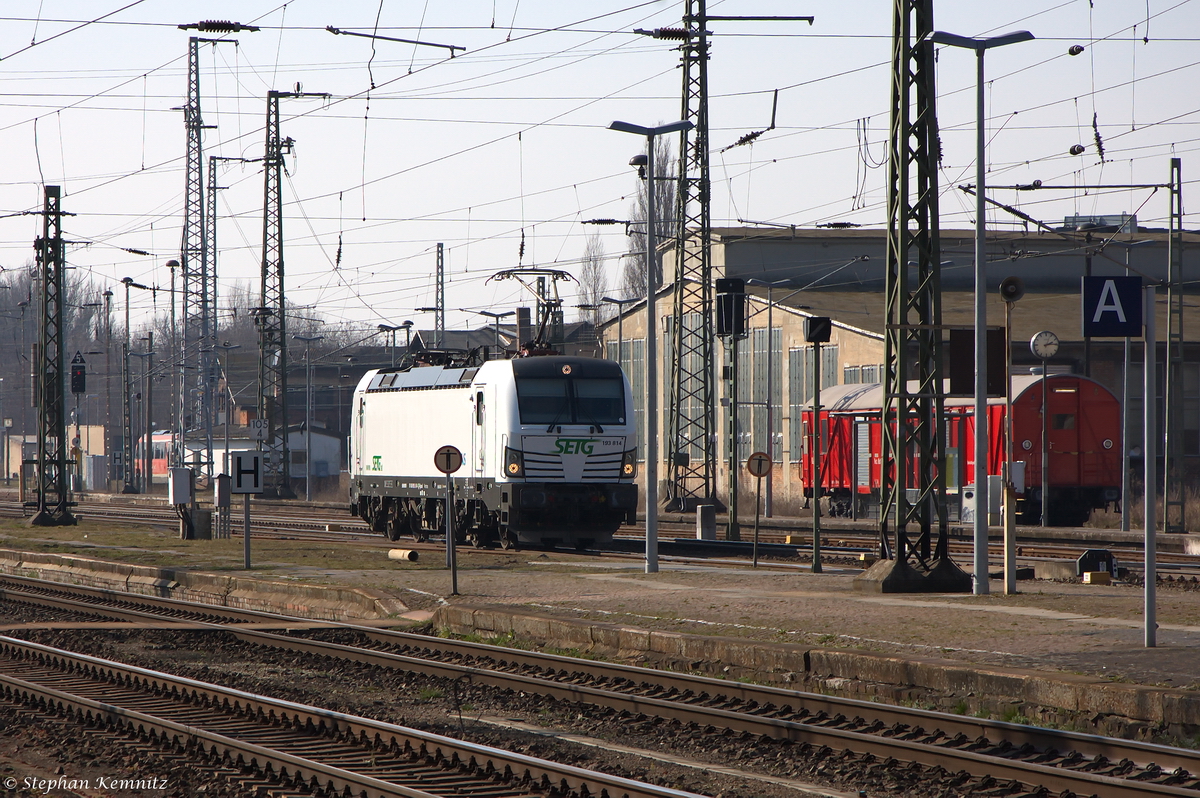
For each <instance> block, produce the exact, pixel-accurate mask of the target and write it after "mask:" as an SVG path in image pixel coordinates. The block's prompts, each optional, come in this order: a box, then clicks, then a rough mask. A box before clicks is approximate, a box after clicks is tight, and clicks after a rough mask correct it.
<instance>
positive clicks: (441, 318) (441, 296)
mask: <svg viewBox="0 0 1200 798" xmlns="http://www.w3.org/2000/svg"><path fill="white" fill-rule="evenodd" d="M436 293H437V297H436V298H437V302H435V303H434V304H435V305H436V306H437V311H435V312H434V316H433V327H434V331H435V336H436V338H437V341H436V343H434V346H435V347H438V348H441V347H443V346H445V345H446V247H445V245H444V244H443V243H442V242H441V241H439V242H438V245H437V289H436Z"/></svg>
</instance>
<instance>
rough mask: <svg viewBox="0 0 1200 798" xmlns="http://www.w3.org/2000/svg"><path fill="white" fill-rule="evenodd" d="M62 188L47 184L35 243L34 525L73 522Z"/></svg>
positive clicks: (57, 524) (68, 523) (31, 521)
mask: <svg viewBox="0 0 1200 798" xmlns="http://www.w3.org/2000/svg"><path fill="white" fill-rule="evenodd" d="M61 196H62V191H61V189H60V188H59V187H58V186H46V188H45V205H44V207H43V209H42V236H41V238H39V239H37V241H36V242H34V249H35V250H36V253H37V261H38V267H39V272H40V277H41V283H42V290H41V306H42V308H41V309H42V317H41V324H40V327H41V330H40V332H41V358H40V360H41V362H40V363H35V364H34V367H35V368H36V369H37V388H38V439H37V512H36V513H35V514H34V516H33V518H32V519H30V524H32V525H33V526H66V525H70V524H74V523H76V519H75V516H74V515H72V514H71V509H70V508H71V506H72V505H73V504H74V502H72V501H71V496H70V493H69V491H68V486H67V415H66V396H65V394H64V393H63V390H64V387H65V386H64V381H63V374H64V370H65V364H66V359H65V351H64V346H65V343H66V342H65V341H64V340H63V335H64V330H63V303H64V302H65V301H66V300H65V299H64V297H63V288H64V285H63V267H64V263H63V240H62V203H61Z"/></svg>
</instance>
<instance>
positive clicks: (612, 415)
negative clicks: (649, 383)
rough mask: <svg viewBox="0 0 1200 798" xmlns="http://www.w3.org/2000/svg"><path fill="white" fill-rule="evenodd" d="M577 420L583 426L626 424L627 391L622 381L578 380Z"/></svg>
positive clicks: (575, 381)
mask: <svg viewBox="0 0 1200 798" xmlns="http://www.w3.org/2000/svg"><path fill="white" fill-rule="evenodd" d="M571 384H572V387H573V388H574V389H575V420H576V421H577V422H579V423H581V424H624V423H625V390H624V386H623V385H622V384H621V381H620V380H615V379H612V378H608V379H576V380H572V381H571Z"/></svg>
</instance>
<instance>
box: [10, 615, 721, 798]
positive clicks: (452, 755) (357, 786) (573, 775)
mask: <svg viewBox="0 0 1200 798" xmlns="http://www.w3.org/2000/svg"><path fill="white" fill-rule="evenodd" d="M0 652H3V653H5V654H8V655H9V656H12V652H18V656H20V655H21V654H23V655H24V656H25V657H31V658H38V659H41V660H43V661H46V660H49V661H50V662H51V663H53V665H54V667H55V668H56V669H57V670H59V671H64V670H67V669H68V668H70V669H80V670H86V671H91V672H93V673H97V674H99V675H100V678H103V679H105V680H108V681H116V682H120V683H122V684H125V685H129V684H131V683H134V684H136V683H137V682H138V681H141V682H143V684H144V686H143V687H142V690H143V691H146V692H157V693H159V694H160V695H166V696H169V697H171V698H172V699H174V700H176V701H179V700H182V699H186V698H189V697H190V698H202V699H205V700H207V701H209V702H212V703H215V704H216V705H217V706H233V707H241V708H242V709H243V710H250V709H253V710H256V711H258V712H260V713H262V714H263V715H264V716H265V717H268V718H275V719H277V720H278V724H272V725H280V724H288V723H291V724H293V725H299V726H301V727H303V726H305V725H308V724H311V725H312V726H313V727H315V728H317V729H322V728H325V729H329V730H330V731H331V732H335V733H337V734H339V735H342V736H343V737H353V738H354V739H357V740H366V741H375V740H380V741H383V743H384V744H385V745H386V744H389V743H390V744H392V745H394V746H397V747H400V748H406V747H411V748H412V749H415V750H437V751H439V752H440V753H441V754H442V756H443V758H444V759H448V760H451V761H458V762H462V763H468V762H475V763H488V764H489V765H490V766H491V767H490V768H488V770H490V771H492V772H496V773H505V772H506V771H510V772H512V773H513V774H524V775H525V777H526V780H528V781H531V782H533V783H535V784H537V783H541V784H549V785H555V786H560V785H561V786H566V787H568V788H569V789H571V790H573V791H575V792H582V793H583V794H591V795H598V794H603V793H605V792H607V794H608V795H613V796H617V795H621V796H627V798H703V797H702V796H698V795H697V794H695V793H690V792H685V791H682V790H675V789H671V788H667V787H659V786H656V785H652V784H645V783H642V782H637V781H634V780H632V779H626V778H624V777H621V776H614V775H610V774H605V773H600V772H597V771H590V770H586V769H583V768H577V767H574V766H572V765H564V764H559V763H556V762H551V761H548V760H544V759H539V758H536V757H531V756H527V755H525V754H520V753H514V752H510V751H505V750H502V749H498V748H492V747H490V746H485V745H480V744H477V743H471V742H467V741H464V740H455V739H453V738H450V737H444V736H442V735H438V734H433V733H430V732H423V731H419V730H417V729H411V728H408V727H405V726H399V725H397V724H393V723H386V722H384V721H377V720H372V719H370V718H363V717H359V716H355V715H348V714H345V713H341V712H336V711H333V710H328V709H322V708H320V707H315V706H312V705H309V704H299V703H295V702H291V701H283V700H280V699H276V698H270V697H267V696H261V695H255V694H253V693H247V692H244V691H241V690H236V689H233V688H227V687H221V686H219V685H214V684H209V683H206V682H200V681H197V680H194V679H188V678H185V677H180V676H173V675H171V674H166V673H160V672H158V671H152V670H149V669H146V668H139V667H136V666H132V665H125V664H123V663H119V662H114V661H111V660H105V659H101V658H98V657H91V656H88V655H84V654H77V653H74V652H70V651H64V650H61V649H55V648H52V647H50V646H44V645H41V644H38V643H31V642H28V641H24V640H17V639H15V638H10V637H4V636H0ZM0 683H3V684H5V685H7V686H8V687H9V689H10V690H13V691H15V692H17V693H19V694H24V695H27V696H36V697H38V698H43V699H46V700H48V701H51V702H52V703H56V704H57V705H59V706H60V707H62V708H64V709H71V710H73V711H75V712H76V713H79V708H84V709H87V710H91V711H93V712H99V713H101V714H103V716H104V717H105V718H106V719H107V720H110V721H112V722H114V723H119V724H121V725H124V726H138V725H144V726H146V727H148V728H151V729H156V730H158V731H159V732H160V733H162V734H166V735H168V736H170V737H172V738H178V739H182V740H185V741H189V742H190V741H196V742H203V743H206V744H208V745H211V746H213V747H215V748H217V749H218V750H220V751H221V752H222V753H229V754H230V755H231V756H232V757H233V758H234V759H235V760H236V758H237V755H241V756H242V757H243V758H244V759H246V760H247V761H250V760H254V761H256V762H257V764H258V767H259V769H266V768H267V767H274V768H275V769H276V770H279V769H280V768H279V767H278V766H280V765H282V766H286V767H290V768H294V769H295V771H294V772H296V773H297V774H299V775H301V776H303V778H304V780H305V781H308V780H310V779H312V778H319V781H320V783H322V784H330V785H333V786H334V787H335V788H336V790H337V792H338V794H341V793H342V792H343V790H346V789H349V790H351V791H352V792H353V794H355V795H358V794H360V793H361V794H365V795H369V796H375V795H378V796H400V797H401V798H438V796H439V794H438V793H428V792H423V791H421V790H414V789H412V788H408V787H404V786H403V785H396V784H393V783H390V782H387V781H383V780H380V779H376V778H373V777H371V776H367V775H364V774H359V773H354V772H352V771H347V770H344V769H341V768H337V767H334V766H331V765H328V764H324V763H320V762H316V761H313V760H310V759H307V758H303V757H297V756H295V755H292V754H288V753H287V752H283V751H276V750H274V749H269V748H265V747H262V746H259V745H256V744H254V743H250V742H248V741H243V740H238V739H235V738H232V737H228V736H226V735H222V734H219V733H215V732H210V731H206V730H204V729H201V728H198V727H197V726H196V725H195V724H196V722H197V721H196V718H195V717H194V716H193V717H189V721H190V722H189V723H188V724H181V723H177V722H175V721H172V720H170V719H169V718H160V717H156V716H153V715H150V714H149V713H146V712H141V711H138V710H133V709H129V708H127V707H121V706H117V705H114V704H108V703H104V702H99V701H95V700H94V699H89V698H87V697H83V696H75V695H72V694H69V693H66V692H63V691H60V690H57V689H55V688H52V687H48V686H45V685H40V684H37V683H36V682H33V681H29V680H25V679H20V678H18V677H13V676H10V675H7V674H0ZM180 697H182V699H181V698H180ZM189 705H190V706H195V705H194V704H189ZM81 714H86V712H85V713H81ZM479 767H480V769H483V766H482V765H480V766H479ZM453 794H454V795H461V794H462V793H461V791H459V789H458V788H455V791H454V792H453ZM441 795H445V793H442V794H441Z"/></svg>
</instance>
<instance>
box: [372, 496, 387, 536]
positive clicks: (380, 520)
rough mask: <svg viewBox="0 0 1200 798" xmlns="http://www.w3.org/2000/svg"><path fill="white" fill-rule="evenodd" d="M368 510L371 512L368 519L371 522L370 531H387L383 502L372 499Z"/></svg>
mask: <svg viewBox="0 0 1200 798" xmlns="http://www.w3.org/2000/svg"><path fill="white" fill-rule="evenodd" d="M368 512H370V514H371V516H370V519H369V522H370V524H371V531H372V532H386V531H387V513H385V512H384V511H383V502H382V501H380V500H379V499H372V500H371V504H370V507H369V508H368Z"/></svg>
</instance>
